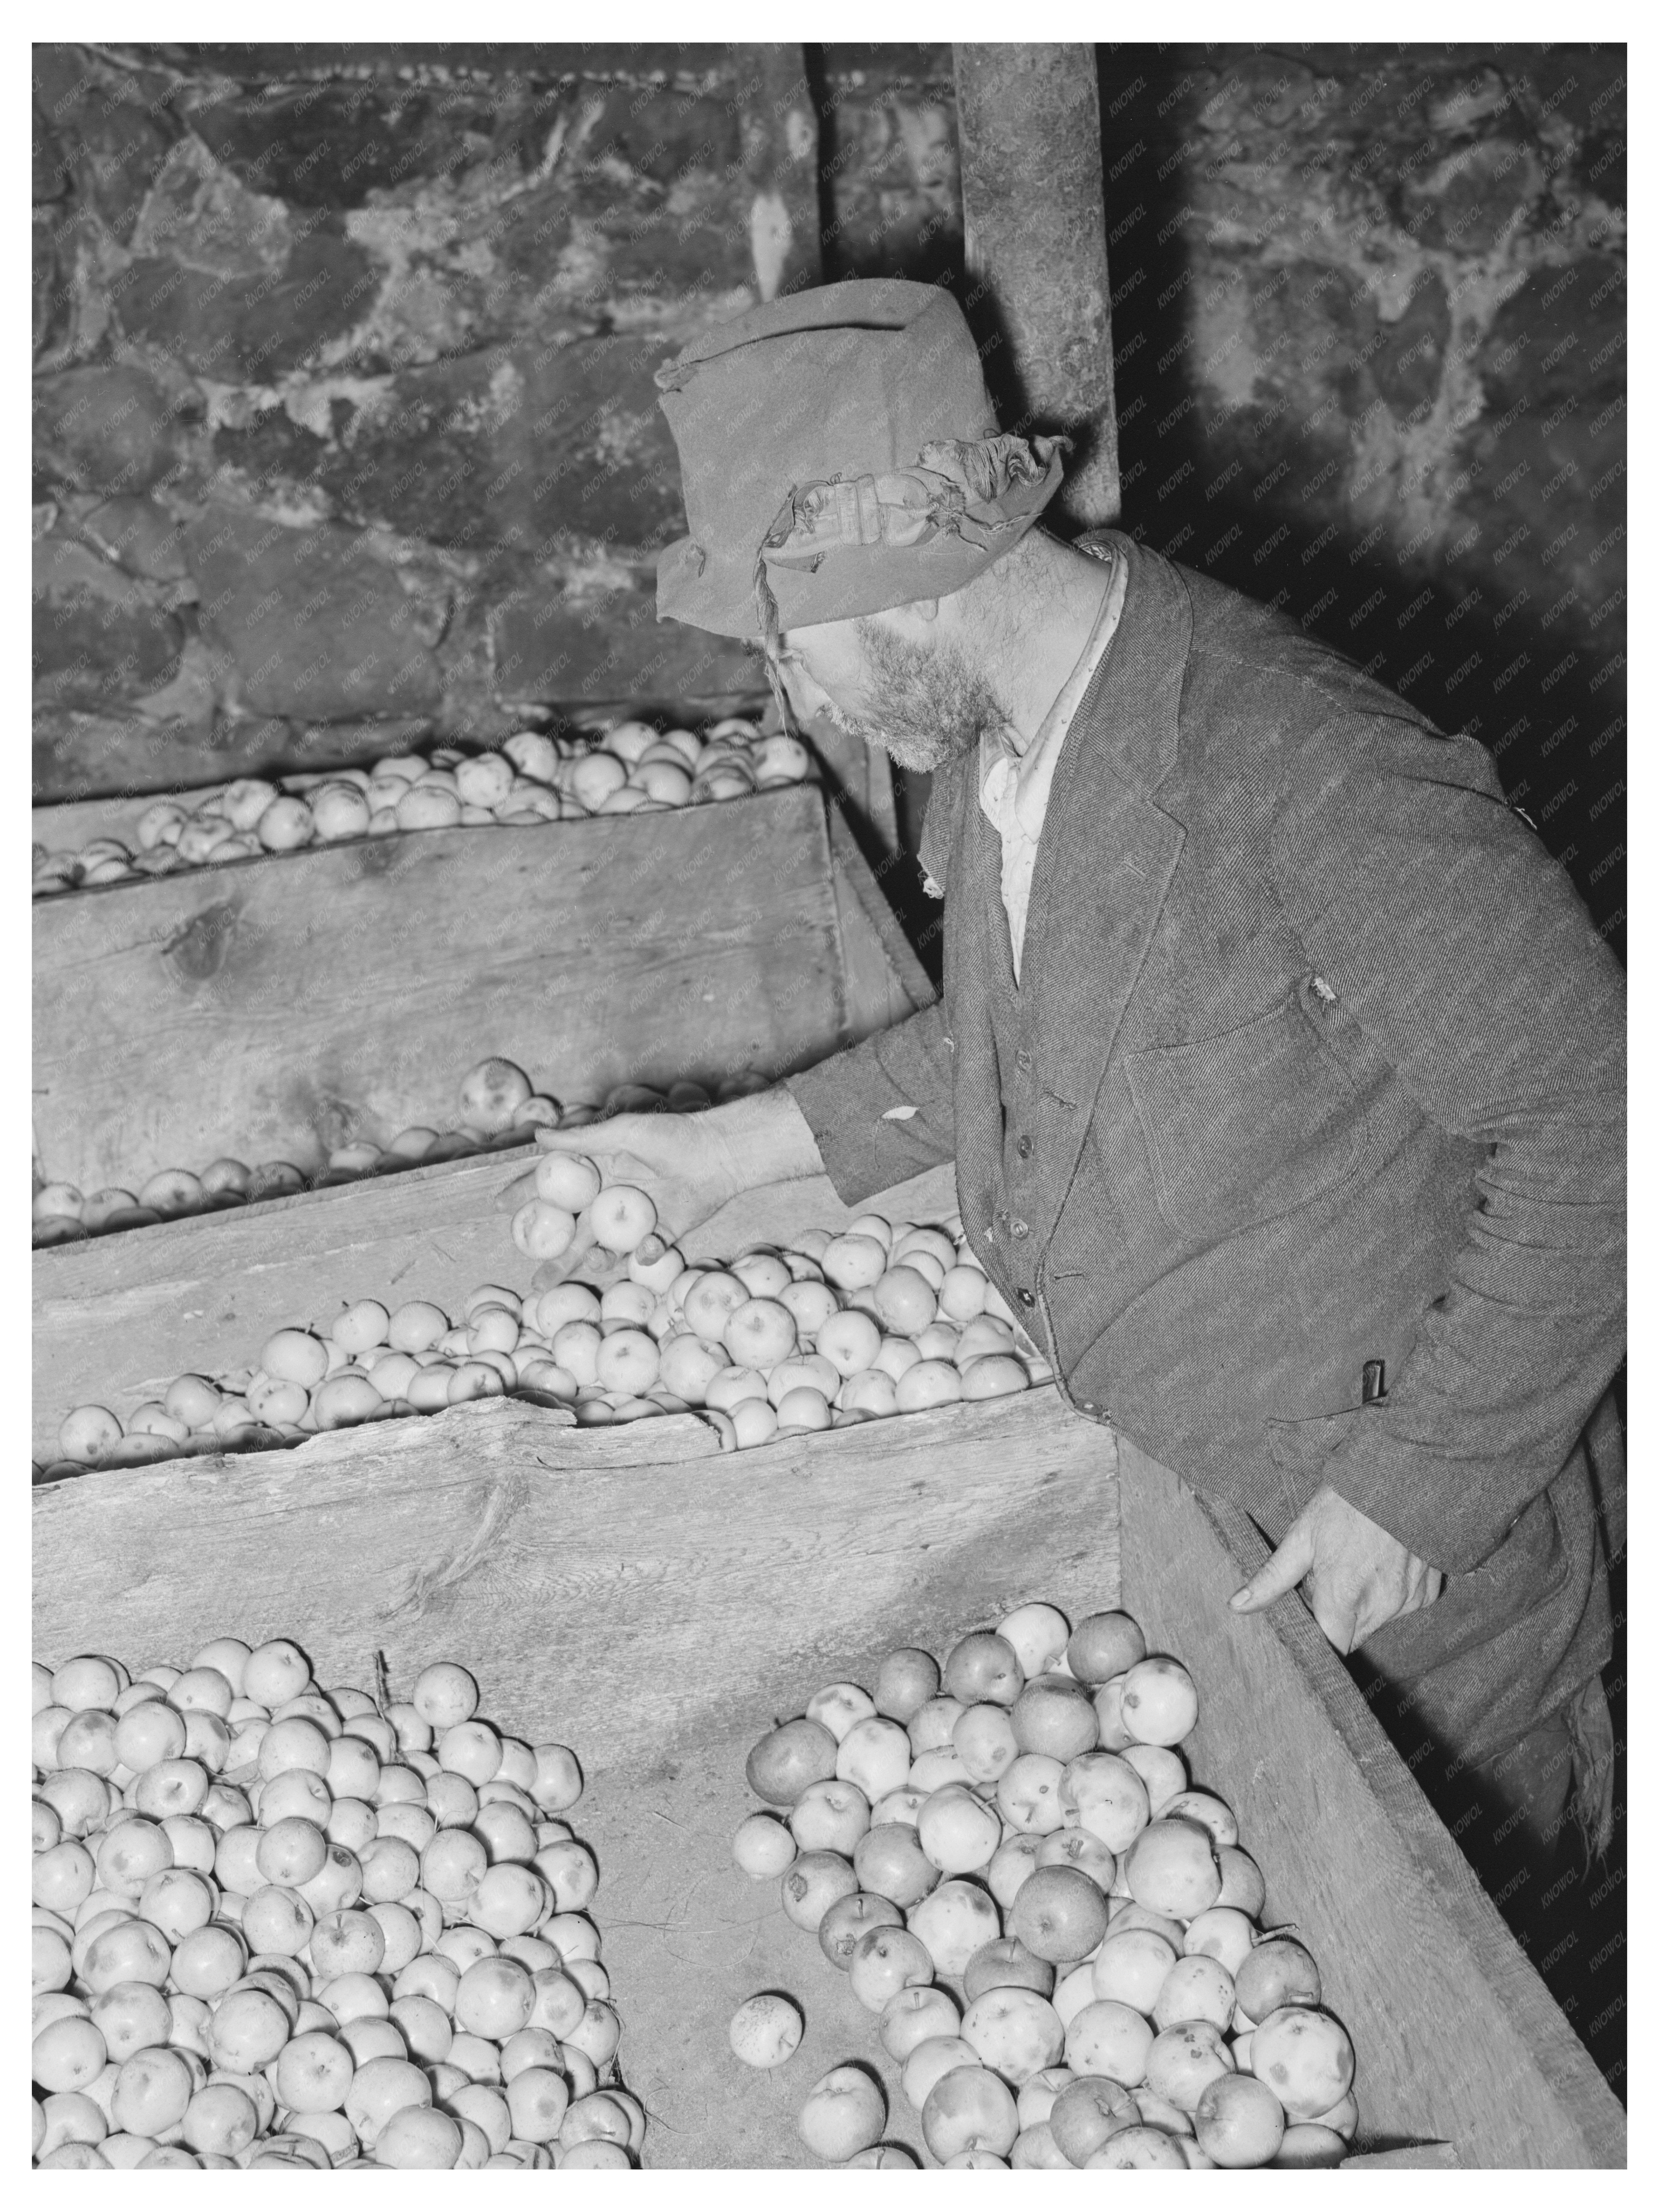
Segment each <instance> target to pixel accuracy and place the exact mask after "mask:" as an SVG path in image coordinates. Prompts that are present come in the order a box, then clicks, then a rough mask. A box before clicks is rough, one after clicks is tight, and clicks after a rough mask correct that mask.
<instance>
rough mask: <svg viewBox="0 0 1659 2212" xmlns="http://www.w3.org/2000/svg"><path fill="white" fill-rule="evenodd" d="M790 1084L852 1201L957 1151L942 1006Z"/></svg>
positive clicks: (839, 1189)
mask: <svg viewBox="0 0 1659 2212" xmlns="http://www.w3.org/2000/svg"><path fill="white" fill-rule="evenodd" d="M788 1087H789V1089H790V1091H792V1092H793V1094H794V1099H795V1103H796V1104H797V1105H798V1106H799V1108H800V1110H801V1112H802V1113H803V1114H804V1115H805V1116H806V1119H807V1121H808V1122H809V1123H810V1124H811V1130H812V1134H813V1135H814V1136H815V1137H816V1138H817V1145H818V1151H819V1152H820V1153H821V1154H822V1155H823V1164H824V1168H825V1170H826V1171H827V1173H828V1175H829V1180H830V1182H833V1183H834V1185H835V1186H836V1193H837V1194H838V1195H839V1196H840V1197H841V1199H842V1200H843V1201H844V1202H845V1203H846V1204H847V1205H848V1206H857V1205H858V1204H860V1201H861V1200H864V1199H866V1198H868V1197H869V1196H870V1195H871V1194H872V1192H875V1191H878V1190H887V1189H889V1188H891V1186H892V1185H893V1184H894V1183H896V1182H905V1181H906V1180H907V1179H908V1177H909V1176H915V1175H920V1174H921V1172H922V1170H924V1169H925V1168H931V1167H937V1166H938V1165H939V1163H940V1162H941V1161H943V1160H948V1159H951V1158H954V1157H955V1154H956V1121H955V1112H954V1109H953V1105H952V1071H951V1045H950V1042H949V1040H948V1038H947V1037H946V1036H945V1011H944V1008H943V1007H942V1006H937V1005H935V1006H925V1007H924V1008H923V1009H922V1010H921V1012H920V1013H915V1014H912V1015H910V1016H909V1017H908V1019H906V1020H904V1021H902V1022H896V1023H895V1024H893V1026H892V1027H891V1028H890V1029H885V1030H878V1031H877V1033H876V1034H875V1036H872V1037H866V1039H865V1041H864V1042H863V1043H862V1044H855V1045H854V1046H852V1047H851V1048H849V1049H848V1051H846V1052H838V1053H836V1054H834V1055H833V1056H832V1057H831V1058H830V1059H829V1060H820V1061H819V1062H818V1064H817V1066H816V1067H808V1068H804V1069H803V1070H802V1071H801V1073H799V1075H792V1076H790V1077H789V1078H788Z"/></svg>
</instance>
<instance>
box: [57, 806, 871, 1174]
mask: <svg viewBox="0 0 1659 2212" xmlns="http://www.w3.org/2000/svg"><path fill="white" fill-rule="evenodd" d="M34 942H35V1029H34V1037H35V1045H34V1051H35V1077H34V1081H35V1110H36V1116H37V1123H38V1127H39V1131H40V1147H41V1152H42V1158H43V1161H44V1164H45V1167H46V1171H47V1173H48V1174H49V1175H50V1176H52V1178H53V1179H54V1180H63V1181H66V1182H74V1183H78V1184H79V1185H80V1186H81V1187H82V1188H83V1189H91V1188H96V1187H98V1186H100V1185H102V1184H108V1183H115V1184H118V1185H121V1186H123V1187H125V1188H133V1187H134V1185H135V1182H136V1181H142V1180H143V1178H144V1176H148V1175H149V1174H151V1173H154V1172H155V1170H157V1169H159V1168H162V1167H167V1166H174V1165H191V1164H194V1165H198V1166H199V1165H201V1164H205V1162H207V1161H208V1160H210V1159H212V1158H216V1156H217V1155H218V1154H220V1153H222V1152H226V1151H233V1150H234V1152H235V1154H236V1156H237V1157H239V1158H247V1159H249V1160H251V1161H257V1160H259V1159H264V1158H279V1159H280V1158H290V1159H294V1160H295V1162H296V1164H298V1165H299V1166H301V1167H302V1168H307V1169H311V1168H314V1167H317V1166H319V1165H320V1164H322V1162H323V1159H324V1158H325V1155H326V1152H328V1150H329V1149H331V1147H332V1146H335V1145H337V1144H340V1143H343V1142H344V1141H346V1140H347V1139H348V1137H349V1136H359V1135H361V1136H365V1137H368V1138H369V1139H373V1140H374V1141H376V1142H381V1143H383V1142H385V1141H386V1139H388V1138H390V1137H391V1136H392V1135H393V1134H394V1133H396V1131H397V1130H398V1128H400V1127H404V1126H405V1125H406V1124H408V1123H410V1122H413V1121H428V1120H432V1119H434V1118H436V1117H437V1115H439V1114H440V1113H441V1110H442V1108H443V1105H444V1104H445V1103H446V1102H447V1099H448V1097H450V1096H451V1095H452V1093H453V1085H454V1084H455V1083H456V1082H457V1081H458V1080H459V1076H460V1075H461V1073H464V1071H465V1069H466V1068H467V1067H468V1066H471V1064H472V1062H473V1061H475V1060H478V1059H480V1058H482V1057H483V1056H484V1055H485V1054H489V1053H500V1054H505V1055H506V1056H507V1058H509V1059H512V1060H516V1061H518V1062H520V1064H521V1065H522V1066H526V1068H528V1069H530V1070H531V1071H532V1072H533V1073H534V1074H535V1076H536V1078H537V1079H538V1081H542V1082H545V1083H547V1084H549V1085H550V1086H551V1087H552V1088H553V1089H554V1091H556V1093H557V1092H561V1091H562V1092H564V1093H566V1094H568V1095H571V1096H576V1097H584V1096H585V1097H595V1096H602V1095H603V1093H604V1092H605V1091H606V1090H607V1089H609V1088H610V1087H611V1085H615V1084H617V1083H619V1082H622V1081H624V1080H639V1081H644V1082H661V1083H667V1082H670V1081H672V1080H673V1079H675V1078H676V1077H678V1076H682V1075H703V1076H707V1077H709V1078H719V1077H721V1076H724V1075H726V1074H728V1073H733V1072H735V1071H737V1070H739V1069H743V1068H747V1067H759V1068H761V1069H762V1070H763V1072H765V1073H769V1074H776V1073H783V1072H785V1071H786V1070H787V1069H790V1068H793V1067H796V1066H803V1065H805V1064H806V1063H807V1062H810V1061H811V1060H814V1059H817V1058H819V1057H821V1056H822V1055H823V1053H824V1051H825V1050H826V1049H831V1048H834V1047H835V1046H836V1044H838V1043H840V1042H844V1041H846V1040H847V1039H848V1037H849V1035H850V1023H849V1015H848V1001H847V994H846V987H845V981H844V973H843V958H842V945H841V933H840V925H839V917H838V915H837V911H836V899H835V893H834V890H833V888H832V870H831V864H830V858H829V832H828V828H827V824H826V821H825V813H824V803H823V795H822V793H820V792H818V791H817V790H815V789H812V788H810V787H799V786H798V787H791V788H789V789H787V790H784V791H779V792H775V793H758V794H757V795H756V796H755V797H754V798H752V799H740V800H736V801H733V802H731V803H730V804H728V805H724V806H718V807H694V808H687V809H685V810H684V811H678V812H673V813H665V814H654V815H646V816H641V817H637V818H633V817H629V818H618V819H607V818H599V819H596V820H593V821H588V822H571V823H561V824H559V825H558V829H557V831H556V834H555V835H553V836H549V837H543V836H538V835H536V834H535V833H533V832H531V831H527V830H526V831H524V832H521V833H513V834H511V835H509V834H507V833H506V832H502V833H501V834H499V835H490V836H484V835H481V834H475V833H474V832H473V831H471V830H469V829H454V830H435V831H428V832H425V833H422V834H419V835H412V836H401V837H397V838H386V839H377V840H374V841H372V842H364V843H361V844H355V845H348V846H340V847H336V848H320V849H315V850H312V851H307V852H303V853H298V854H289V855H286V856H283V857H282V858H276V859H261V860H246V861H242V862H240V863H239V862H232V863H229V864H228V865H227V866H223V867H221V868H215V869H204V870H201V871H198V872H191V874H189V875H180V876H174V877H162V878H155V880H153V881H150V882H147V883H143V884H112V885H110V886H108V887H107V888H106V889H104V890H97V891H86V892H81V893H78V894H76V895H74V896H70V897H67V898H64V899H61V900H54V901H50V902H43V903H41V904H39V905H37V906H36V908H35V909H34Z"/></svg>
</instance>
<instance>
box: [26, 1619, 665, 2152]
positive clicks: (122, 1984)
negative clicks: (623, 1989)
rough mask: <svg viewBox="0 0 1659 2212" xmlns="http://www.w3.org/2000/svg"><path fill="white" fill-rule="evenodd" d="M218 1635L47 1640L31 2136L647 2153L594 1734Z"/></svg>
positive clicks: (40, 1744)
mask: <svg viewBox="0 0 1659 2212" xmlns="http://www.w3.org/2000/svg"><path fill="white" fill-rule="evenodd" d="M477 1706H478V1687H477V1683H476V1682H475V1681H474V1680H473V1678H472V1676H471V1674H469V1673H468V1672H467V1670H466V1669H465V1668H464V1667H459V1666H456V1665H454V1664H453V1662H440V1663H438V1664H437V1665H435V1666H430V1667H428V1668H425V1669H424V1670H423V1671H422V1674H420V1675H419V1677H418V1678H417V1679H416V1683H415V1685H414V1688H413V1691H412V1692H411V1695H410V1699H409V1701H408V1702H407V1703H404V1704H392V1703H391V1702H390V1701H389V1700H387V1699H386V1698H385V1697H384V1695H382V1696H380V1697H379V1698H375V1697H371V1696H369V1695H368V1693H367V1692H364V1691H362V1690H356V1689H331V1690H324V1689H321V1688H320V1687H319V1686H318V1685H317V1684H316V1683H315V1682H314V1681H313V1679H312V1672H311V1667H310V1663H309V1662H308V1661H307V1659H306V1657H305V1656H304V1654H303V1653H302V1652H301V1650H299V1649H298V1648H297V1646H295V1644H291V1643H289V1642H286V1641H283V1640H280V1639H279V1640H276V1641H275V1642H271V1643H266V1644H259V1645H258V1647H257V1648H255V1649H250V1647H249V1646H248V1645H247V1644H245V1643H243V1642H241V1641H240V1639H238V1638H234V1637H220V1638H216V1639H215V1640H214V1641H213V1642H212V1643H210V1644H208V1645H206V1646H205V1648H204V1650H201V1651H198V1652H197V1655H196V1656H195V1658H194V1659H193V1660H192V1661H191V1663H190V1665H189V1666H188V1667H186V1668H178V1667H172V1666H161V1667H150V1668H146V1669H144V1671H143V1673H141V1674H138V1675H137V1677H136V1678H135V1677H133V1676H131V1675H130V1674H129V1673H128V1671H127V1669H126V1668H125V1667H124V1666H122V1665H121V1664H120V1662H118V1661H117V1660H114V1659H109V1658H106V1657H103V1656H97V1655H94V1654H82V1655H81V1656H77V1657H76V1658H72V1659H70V1660H67V1661H66V1662H64V1664H63V1665H62V1666H60V1667H58V1668H47V1667H44V1666H41V1665H40V1664H39V1663H38V1662H37V1664H36V1665H35V1667H34V1669H33V1752H32V1758H33V1845H34V1857H33V1900H34V1914H33V1961H32V1966H33V2029H32V2033H33V2056H32V2061H31V2072H32V2074H33V2087H34V2100H33V2130H34V2163H35V2164H36V2166H42V2167H51V2168H54V2169H58V2168H63V2167H93V2168H94V2169H99V2170H102V2169H105V2168H118V2167H133V2168H140V2169H142V2168H147V2167H155V2166H195V2167H204V2166H213V2167H222V2166H285V2167H300V2168H306V2167H322V2168H327V2167H331V2166H396V2167H404V2168H407V2167H434V2166H435V2167H461V2168H471V2167H479V2166H483V2167H495V2168H513V2167H518V2168H529V2167H546V2166H569V2167H583V2166H614V2167H626V2166H632V2165H633V2164H635V2161H636V2160H637V2157H638V2154H639V2150H640V2146H641V2142H643V2140H644V2136H645V2113H644V2110H643V2108H642V2107H641V2105H640V2103H639V2100H637V2098H635V2097H633V2096H631V2095H630V2094H629V2092H628V2091H627V2090H626V2089H624V2088H623V2087H621V2086H620V2084H619V2082H618V2081H617V2046H618V2044H619V2041H620V2039H621V2033H622V2023H621V2021H620V2020H619V2019H618V2017H617V2013H616V2010H615V2008H613V2007H612V2005H611V2002H610V1983H609V1979H608V1978H607V1976H606V1973H605V1968H604V1966H602V1965H601V1964H600V1963H599V1948H600V1946H599V1929H597V1928H596V1927H595V1925H594V1923H593V1922H592V1920H591V1919H590V1918H589V1917H587V1915H586V1911H585V1908H586V1905H588V1904H589V1902H590V1901H591V1899H592V1896H593V1893H594V1890H595V1887H596V1886H597V1883H598V1879H599V1875H598V1869H596V1867H595V1865H594V1863H593V1858H592V1853H591V1852H590V1851H588V1850H587V1849H586V1847H585V1846H584V1845H583V1844H580V1842H578V1841H577V1839H576V1838H575V1837H574V1834H573V1833H572V1832H571V1829H570V1827H569V1825H568V1822H567V1821H566V1820H562V1818H560V1817H559V1816H560V1815H561V1814H564V1813H568V1811H569V1810H570V1808H572V1807H573V1806H574V1804H575V1802H576V1801H577V1799H578V1798H579V1797H580V1795H581V1787H582V1784H581V1774H580V1770H579V1768H578V1766H577V1764H576V1760H575V1758H574V1754H573V1753H571V1752H569V1751H568V1750H567V1749H566V1748H565V1747H564V1746H563V1745H562V1744H551V1743H549V1744H538V1745H535V1746H533V1747H532V1745H530V1744H527V1743H524V1742H521V1741H518V1740H517V1739H515V1738H514V1737H512V1736H509V1735H501V1734H500V1733H499V1732H498V1731H497V1730H496V1729H494V1728H493V1727H491V1725H490V1724H489V1722H488V1721H485V1720H482V1719H480V1718H479V1717H478V1712H477Z"/></svg>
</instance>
